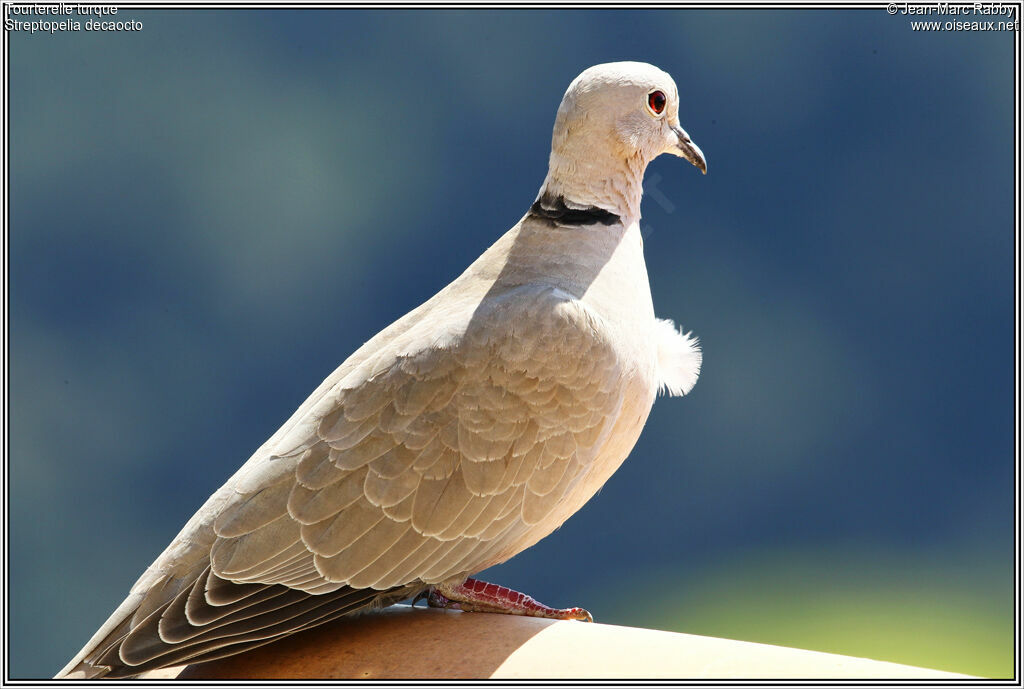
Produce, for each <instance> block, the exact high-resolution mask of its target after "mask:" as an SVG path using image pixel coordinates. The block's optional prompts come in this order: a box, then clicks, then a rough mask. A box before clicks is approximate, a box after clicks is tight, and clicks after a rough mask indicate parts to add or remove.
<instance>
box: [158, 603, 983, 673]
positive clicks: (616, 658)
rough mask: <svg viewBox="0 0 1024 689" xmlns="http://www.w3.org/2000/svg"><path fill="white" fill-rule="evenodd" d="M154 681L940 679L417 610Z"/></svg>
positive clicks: (335, 627)
mask: <svg viewBox="0 0 1024 689" xmlns="http://www.w3.org/2000/svg"><path fill="white" fill-rule="evenodd" d="M144 677H147V678H154V679H155V678H172V677H180V678H182V679H184V678H189V679H373V678H376V679H412V678H421V679H430V678H445V679H480V678H522V679H525V678H544V679H558V678H574V677H575V678H619V679H621V678H638V679H639V678H662V679H667V678H675V679H682V678H689V679H722V678H731V679H755V678H763V679H768V678H771V679H790V678H811V679H847V678H859V679H867V678H874V679H939V678H947V679H950V678H958V677H960V678H962V677H967V676H966V675H957V674H953V673H949V672H941V671H938V670H928V669H924V668H918V667H911V666H909V665H899V664H896V663H887V662H881V661H877V660H867V659H864V658H850V657H846V656H840V655H834V654H831V653H818V652H815V651H802V650H798V649H793V648H783V647H781V646H768V645H765V644H756V643H750V642H745V641H730V640H727V639H714V638H709V637H703V636H694V635H691V634H676V633H673V632H661V631H654V630H650V629H636V628H633V627H618V626H613V625H605V624H585V623H582V622H556V621H553V620H542V619H537V618H533V617H515V616H511V615H490V614H484V613H462V612H455V611H445V610H435V609H426V608H416V609H413V608H410V607H409V606H402V605H400V606H393V607H391V608H388V609H387V610H382V611H379V612H376V613H372V614H367V615H362V616H360V617H357V618H354V619H342V620H338V621H337V622H333V623H330V624H327V625H324V626H323V627H317V628H314V629H311V630H309V631H308V632H304V633H302V634H297V635H295V636H293V637H289V638H286V639H284V640H282V641H278V642H275V643H273V644H270V645H267V646H264V647H263V648H258V649H255V650H253V651H250V652H248V653H244V654H241V655H238V656H234V657H230V658H225V659H223V660H217V661H213V662H209V663H202V664H199V665H191V666H188V667H185V668H170V669H166V670H157V671H154V672H150V673H148V674H146V675H144Z"/></svg>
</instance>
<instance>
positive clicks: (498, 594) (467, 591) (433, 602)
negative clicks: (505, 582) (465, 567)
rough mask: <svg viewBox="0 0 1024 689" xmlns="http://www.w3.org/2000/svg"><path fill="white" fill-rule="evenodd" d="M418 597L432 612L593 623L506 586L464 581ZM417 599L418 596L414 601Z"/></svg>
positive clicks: (589, 618)
mask: <svg viewBox="0 0 1024 689" xmlns="http://www.w3.org/2000/svg"><path fill="white" fill-rule="evenodd" d="M421 596H424V597H426V599H427V605H429V606H430V607H432V608H452V609H454V610H464V611H465V612H497V613H503V614H505V615H529V616H531V617H546V618H548V619H552V620H583V621H584V622H593V621H594V617H593V615H591V614H590V613H589V612H587V611H586V610H584V609H583V608H549V607H548V606H546V605H544V604H543V603H540V602H538V601H536V600H534V599H533V598H532V597H530V596H528V595H526V594H525V593H519V592H518V591H513V590H512V589H510V588H507V587H505V586H498V585H497V584H488V583H487V582H486V581H480V580H479V579H466V581H464V582H463V583H462V584H460V585H458V586H452V585H450V584H438V585H437V586H431V587H430V589H429V590H428V591H426V592H425V593H424V594H421ZM419 597H420V596H417V600H418V599H419ZM413 602H414V603H415V601H413Z"/></svg>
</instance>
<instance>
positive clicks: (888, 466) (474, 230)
mask: <svg viewBox="0 0 1024 689" xmlns="http://www.w3.org/2000/svg"><path fill="white" fill-rule="evenodd" d="M117 19H121V20H127V19H136V20H138V21H142V22H143V27H144V28H143V30H142V31H140V32H134V33H111V32H104V33H98V32H91V33H87V32H85V31H82V32H80V33H64V34H57V35H54V36H50V35H47V34H36V35H34V36H30V35H26V34H19V33H17V32H14V33H11V34H10V44H11V49H10V103H11V109H10V171H11V177H10V179H11V187H10V188H11V215H10V413H11V417H10V480H11V495H10V499H11V509H10V546H9V547H10V603H11V607H10V615H11V617H10V630H11V634H10V649H11V665H10V673H11V676H12V677H23V678H24V677H46V676H50V675H52V674H53V673H54V672H55V671H56V670H58V669H59V668H60V667H61V666H62V665H63V664H64V663H65V662H66V661H67V660H68V659H69V657H70V656H71V655H72V654H74V653H75V652H76V651H77V650H78V649H79V647H80V646H81V645H82V644H83V643H84V642H85V641H86V640H87V639H88V638H89V636H90V635H91V634H92V633H93V632H94V631H95V629H96V628H97V627H98V626H99V625H100V624H101V623H102V622H103V621H104V620H105V619H106V617H107V615H108V614H109V613H110V612H111V611H112V610H113V608H114V607H115V606H116V605H117V604H118V603H119V602H120V601H121V600H122V598H123V597H124V595H125V594H126V593H127V590H128V588H129V587H130V586H131V584H132V583H133V582H134V580H135V579H136V577H137V576H138V575H139V574H140V573H141V572H142V570H143V569H144V568H145V567H146V566H147V565H148V564H149V563H150V562H151V561H152V559H153V558H154V557H155V556H156V555H157V554H158V553H159V552H160V551H161V550H162V549H163V548H164V546H165V545H166V544H167V543H168V542H169V540H170V539H171V538H172V537H173V536H174V534H175V533H177V531H178V529H179V528H180V527H181V525H182V524H183V523H184V522H185V521H186V520H187V519H188V517H189V516H191V514H192V513H193V512H194V510H195V509H196V508H198V507H199V505H200V504H201V503H202V502H203V500H204V499H205V498H206V497H207V496H208V495H209V494H210V493H211V492H212V491H213V490H214V489H216V488H217V487H218V486H219V485H220V484H221V483H222V482H223V481H224V480H225V479H226V478H227V477H228V476H229V475H230V474H231V473H233V472H234V470H235V468H236V467H237V466H238V465H239V464H240V463H241V462H243V461H244V460H245V459H246V458H247V457H248V456H249V454H250V453H251V452H252V451H253V450H255V449H256V448H257V447H258V446H259V445H260V444H261V443H262V442H263V441H264V440H265V439H266V438H267V437H268V436H269V435H270V434H271V433H272V432H273V431H274V430H276V428H277V427H278V426H279V425H280V424H281V423H282V422H283V421H284V420H285V419H286V418H287V417H288V416H289V415H290V414H291V412H292V411H293V409H294V408H295V407H296V406H297V405H298V404H299V403H300V402H301V401H302V400H303V399H304V398H305V397H306V395H307V394H308V393H309V392H311V391H312V390H313V388H314V387H315V386H316V385H317V384H318V383H319V382H320V381H321V380H322V379H323V378H324V377H325V376H326V375H327V374H328V373H329V372H330V371H331V370H333V368H334V367H335V366H336V365H337V364H339V363H340V362H341V361H342V360H343V359H344V358H345V357H346V356H347V355H348V354H349V353H351V352H352V351H353V350H354V349H355V348H356V347H357V346H359V345H360V344H361V343H363V342H364V341H365V340H367V339H368V338H369V337H370V336H372V335H373V334H374V333H375V332H377V331H378V330H379V329H380V328H382V327H384V326H385V325H387V324H388V323H389V322H391V321H392V320H394V319H395V318H397V317H399V316H401V315H402V314H404V313H405V312H406V311H408V310H409V309H411V308H413V307H414V306H416V305H417V304H419V303H420V302H421V301H423V300H424V299H426V298H427V297H429V296H430V295H431V294H433V293H434V292H435V291H437V290H438V289H439V288H441V287H442V286H443V285H444V284H446V283H447V282H448V281H449V280H451V279H452V278H454V277H455V276H456V275H457V274H458V273H459V272H461V270H462V269H463V268H464V267H465V266H466V265H467V264H468V263H469V262H470V261H471V260H472V259H474V258H475V257H476V256H477V255H478V254H479V253H480V252H481V251H482V250H483V249H484V248H485V247H487V246H488V245H489V244H490V243H491V242H493V241H494V240H495V239H496V238H497V237H499V236H500V235H501V233H503V232H504V231H505V230H506V229H507V228H508V227H509V226H511V225H512V224H513V223H514V222H516V220H518V218H519V217H520V216H521V215H522V214H523V212H524V211H525V210H526V208H527V207H528V206H529V205H530V203H531V202H532V201H533V199H534V196H535V194H536V192H537V190H538V188H539V187H540V183H541V181H542V180H543V178H544V174H545V171H546V165H547V155H548V149H549V142H550V132H551V126H552V123H553V120H554V114H555V110H556V108H557V106H558V102H559V100H560V98H561V96H562V93H563V92H564V90H565V88H566V86H567V85H568V84H569V82H570V81H571V80H572V79H573V78H574V77H575V76H576V75H577V74H578V73H579V72H580V71H582V70H583V69H584V68H586V67H587V66H589V65H592V64H595V63H599V62H606V61H612V60H623V59H629V60H643V61H648V62H652V63H654V64H656V65H658V66H660V67H662V68H663V69H665V70H667V71H668V72H670V73H671V74H672V75H673V76H674V77H675V79H676V81H677V82H678V84H679V87H680V94H681V98H682V107H681V120H682V123H683V125H684V126H685V127H686V129H687V130H688V131H689V133H690V134H691V135H692V137H693V139H694V141H696V142H697V143H698V144H699V145H700V146H701V147H702V148H703V150H704V151H705V153H706V154H707V157H708V164H709V173H708V175H707V176H706V177H702V176H701V175H700V174H698V173H697V172H696V171H695V170H694V169H693V168H692V167H691V166H689V165H687V164H686V163H685V162H683V161H680V160H678V159H667V158H666V159H660V160H658V161H655V163H654V164H653V165H652V166H651V168H650V169H649V170H648V174H647V181H646V186H647V191H648V194H647V197H646V200H645V205H644V211H643V212H644V218H643V226H644V231H645V233H646V235H647V239H646V253H647V259H648V269H649V272H650V279H651V289H652V292H653V294H654V302H655V306H656V309H657V311H658V313H659V315H660V316H662V317H668V318H673V319H675V320H677V321H678V322H680V323H682V324H683V325H684V326H685V327H686V328H688V329H693V330H694V332H695V333H696V334H697V335H699V337H700V338H701V341H702V343H703V347H704V368H703V372H702V375H701V378H700V381H699V382H698V384H697V386H696V388H695V389H694V391H693V392H692V394H690V395H689V396H688V397H685V398H683V399H681V400H680V399H671V400H670V399H662V400H659V402H658V403H657V404H656V405H655V408H654V411H653V413H652V415H651V418H650V421H649V423H648V425H647V428H646V430H645V431H644V434H643V436H642V438H641V439H640V442H639V443H638V444H637V446H636V449H635V450H634V451H633V454H632V455H631V457H630V459H629V460H628V461H627V462H626V463H625V464H624V465H623V467H622V468H621V469H620V470H619V472H618V473H617V474H616V475H615V476H614V477H613V479H612V480H611V481H610V482H609V483H608V484H607V485H606V487H605V488H604V489H603V491H602V492H601V493H600V494H599V495H598V496H597V497H596V498H595V499H594V500H592V501H591V503H590V504H588V505H587V506H586V507H585V508H584V509H583V510H581V511H580V513H579V514H577V515H576V516H575V517H574V518H573V519H571V520H570V521H569V522H568V523H567V524H566V525H565V526H564V527H563V528H562V529H561V530H559V531H558V532H556V533H555V534H553V535H552V536H551V537H549V538H548V539H546V540H545V541H543V542H541V543H540V544H538V545H537V546H535V547H534V548H532V549H531V550H529V551H527V552H525V553H523V554H521V555H520V556H518V557H517V558H515V559H514V560H512V561H511V562H509V563H507V564H505V565H503V566H501V567H498V568H496V569H495V570H492V571H489V572H487V576H488V577H489V578H491V579H493V580H496V581H499V582H500V583H503V584H506V585H509V586H513V587H517V588H520V589H521V590H526V591H528V592H530V593H532V594H534V595H535V596H537V597H538V598H539V599H541V600H543V601H545V602H548V603H551V604H555V605H584V606H586V607H587V608H589V609H590V610H591V611H592V612H593V613H594V614H595V616H596V617H597V619H598V621H601V622H607V623H617V624H634V625H643V626H649V627H656V628H662V629H673V630H678V631H686V632H692V633H699V634H716V635H720V636H729V637H733V638H741V639H748V640H753V641H765V642H770V643H780V644H785V645H794V646H803V647H806V648H817V649H820V650H827V651H835V652H840V653H849V654H852V655H867V656H871V657H876V658H881V659H886V660H895V661H899V662H906V663H913V664H919V665H930V666H932V667H938V668H943V669H950V670H957V671H961V672H968V673H976V674H985V675H989V676H1009V675H1011V674H1012V659H1013V656H1012V643H1013V616H1012V601H1013V537H1014V531H1013V467H1014V465H1013V422H1014V418H1013V370H1014V369H1013V356H1014V354H1013V289H1014V286H1013V266H1014V263H1013V248H1014V218H1013V192H1014V189H1013V179H1014V156H1013V153H1014V138H1013V135H1014V96H1013V93H1014V90H1013V85H1014V82H1013V79H1014V71H1013V58H1014V53H1013V47H1014V45H1013V40H1014V37H1013V34H1012V33H995V32H988V33H965V32H961V33H942V32H939V33H935V32H929V33H919V32H913V31H912V30H911V28H910V25H909V19H908V18H907V17H903V16H897V17H891V16H889V15H887V14H886V13H885V11H884V10H881V9H870V10H869V9H864V10H853V11H824V10H808V11H793V10H782V11H739V10H736V11H690V10H686V11H650V10H648V11H521V10H520V11H504V12H502V11H465V12H462V11H416V12H410V11H329V10H328V11H310V10H298V11H208V10H199V11H173V12H158V11H140V10H131V11H129V10H122V11H121V12H120V13H119V14H118V16H117Z"/></svg>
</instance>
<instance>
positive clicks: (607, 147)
mask: <svg viewBox="0 0 1024 689" xmlns="http://www.w3.org/2000/svg"><path fill="white" fill-rule="evenodd" d="M662 153H670V154H672V155H676V156H679V157H681V158H685V159H686V160H688V161H690V162H691V163H693V165H695V166H696V167H697V168H698V169H700V171H701V172H704V173H706V172H707V163H706V162H705V160H704V154H703V153H702V152H701V150H700V148H698V147H697V145H696V144H695V143H693V141H691V140H690V136H689V134H687V133H686V130H684V129H683V127H682V125H681V124H680V123H679V89H678V88H677V87H676V84H675V82H674V81H673V80H672V77H670V76H669V75H668V74H666V73H665V72H663V71H661V70H660V69H658V68H657V67H655V66H654V65H649V64H647V63H644V62H610V63H607V64H602V65H595V66H593V67H590V68H589V69H586V70H584V72H583V73H582V74H580V75H579V76H578V77H576V79H574V80H573V82H572V83H571V84H570V85H569V88H568V89H567V90H566V92H565V96H563V98H562V103H561V105H559V106H558V114H557V116H556V117H555V128H554V133H553V135H552V138H551V159H550V165H549V170H548V177H547V179H546V180H545V183H544V188H542V190H541V194H544V193H545V192H546V193H548V194H554V195H561V196H563V197H564V198H565V200H566V201H567V202H569V203H573V204H576V205H583V204H586V205H593V206H597V207H599V208H604V209H605V210H609V211H612V212H614V213H616V214H617V215H620V216H622V215H630V216H634V217H639V204H640V194H641V193H642V189H641V182H642V179H643V173H644V170H645V169H646V167H647V164H648V163H650V162H651V161H652V160H654V159H655V158H657V157H658V156H659V155H661V154H662Z"/></svg>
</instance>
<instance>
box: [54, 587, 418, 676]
mask: <svg viewBox="0 0 1024 689" xmlns="http://www.w3.org/2000/svg"><path fill="white" fill-rule="evenodd" d="M167 583H168V584H169V585H168V586H165V587H164V588H163V591H164V592H165V593H166V594H173V595H172V596H171V597H170V599H169V600H164V602H162V603H161V604H160V605H158V606H156V607H155V608H154V609H152V610H151V611H150V612H149V613H148V615H146V616H145V617H142V616H141V615H140V614H139V613H140V612H146V610H148V609H150V608H153V605H152V603H151V602H150V601H149V600H144V599H145V596H144V595H142V594H136V593H133V594H132V595H131V596H129V598H128V599H127V600H125V602H124V603H122V604H121V605H120V606H119V607H118V609H117V610H116V611H115V612H114V614H113V615H111V617H110V619H109V620H107V623H106V624H104V625H103V627H101V628H100V630H99V631H98V632H97V633H96V634H95V635H94V636H93V638H92V639H91V640H90V641H89V643H88V644H86V646H85V648H83V649H82V651H81V652H80V653H79V654H78V655H77V656H76V657H75V658H74V659H73V660H72V661H71V662H70V663H68V665H67V666H66V667H64V668H63V669H62V670H61V671H60V672H59V673H58V674H57V675H56V677H57V678H69V679H70V678H73V679H94V678H100V677H108V678H119V677H133V676H135V675H138V674H140V673H143V672H147V671H149V670H155V669H158V668H163V667H172V666H175V665H181V664H183V663H185V662H189V663H196V662H206V661H209V660H215V659H217V658H223V657H226V656H229V655H235V654H237V653H242V652H245V651H247V650H250V649H252V648H256V647H258V646H262V645H264V644H268V643H271V642H273V641H275V640H277V639H280V638H283V637H285V636H288V635H291V634H294V633H296V632H298V631H301V630H303V629H308V628H309V627H313V626H316V625H319V624H323V623H325V622H328V621H330V620H333V619H336V618H337V617H341V616H344V615H349V614H353V613H356V612H359V611H360V610H364V609H367V608H371V607H383V606H385V605H390V604H392V603H395V602H398V601H399V600H402V599H403V598H407V597H409V596H410V595H414V594H415V593H417V592H418V591H419V590H420V589H421V588H422V586H419V585H411V586H399V587H396V588H393V589H389V590H385V591H377V590H374V589H352V588H349V587H347V586H342V587H341V588H338V589H336V590H334V591H330V592H327V593H323V594H315V593H309V592H306V591H301V590H298V589H290V588H288V587H286V586H282V585H280V584H269V585H256V586H255V588H254V585H253V584H251V583H244V584H235V583H233V582H230V581H227V580H224V579H221V578H220V577H218V576H216V575H215V574H212V573H211V572H210V570H209V567H206V568H205V569H204V570H203V571H202V572H201V573H200V574H199V575H198V576H196V577H193V578H192V580H191V581H188V582H173V583H171V582H167ZM207 591H211V592H215V594H214V595H213V596H211V597H212V598H213V599H214V600H215V601H216V603H215V604H214V603H211V602H210V600H209V599H208V594H207V593H206V592H207ZM199 592H202V594H200V593H199ZM150 600H151V599H150ZM228 601H230V602H228ZM147 603H148V605H147Z"/></svg>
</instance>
